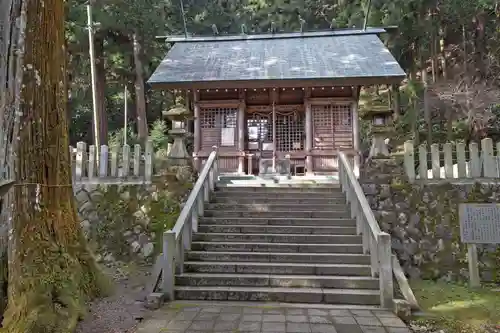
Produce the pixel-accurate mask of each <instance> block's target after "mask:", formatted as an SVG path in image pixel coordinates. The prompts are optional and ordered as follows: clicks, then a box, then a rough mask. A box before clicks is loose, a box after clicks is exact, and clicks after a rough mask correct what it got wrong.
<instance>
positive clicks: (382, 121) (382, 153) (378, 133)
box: [363, 106, 393, 159]
mask: <svg viewBox="0 0 500 333" xmlns="http://www.w3.org/2000/svg"><path fill="white" fill-rule="evenodd" d="M363 118H364V119H367V120H370V121H371V134H372V145H371V148H370V153H369V155H368V158H369V159H372V158H377V157H379V158H387V157H388V156H389V149H388V148H387V142H386V139H387V137H388V136H389V135H390V134H391V133H392V132H393V122H392V109H391V108H389V107H383V106H371V107H369V108H368V109H367V110H366V111H365V112H364V115H363Z"/></svg>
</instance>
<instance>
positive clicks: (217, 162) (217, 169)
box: [212, 146, 219, 183]
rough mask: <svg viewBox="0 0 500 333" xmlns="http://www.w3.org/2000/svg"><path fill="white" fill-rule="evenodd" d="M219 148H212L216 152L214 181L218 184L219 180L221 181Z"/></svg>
mask: <svg viewBox="0 0 500 333" xmlns="http://www.w3.org/2000/svg"><path fill="white" fill-rule="evenodd" d="M218 149H219V148H218V147H217V146H212V150H213V151H214V152H215V160H214V164H213V170H214V176H215V177H214V181H215V183H217V180H218V179H219V151H218Z"/></svg>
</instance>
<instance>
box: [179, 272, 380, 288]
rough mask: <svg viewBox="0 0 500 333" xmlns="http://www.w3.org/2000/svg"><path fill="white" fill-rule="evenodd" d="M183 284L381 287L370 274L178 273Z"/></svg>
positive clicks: (180, 282) (180, 284)
mask: <svg viewBox="0 0 500 333" xmlns="http://www.w3.org/2000/svg"><path fill="white" fill-rule="evenodd" d="M175 283H176V284H177V285H179V286H242V287H251V286H254V287H286V288H334V289H372V290H378V288H379V281H378V279H376V278H372V277H370V276H334V275H269V274H206V273H205V274H204V273H184V274H181V275H178V276H176V279H175Z"/></svg>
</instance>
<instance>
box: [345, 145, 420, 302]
mask: <svg viewBox="0 0 500 333" xmlns="http://www.w3.org/2000/svg"><path fill="white" fill-rule="evenodd" d="M338 154H339V182H340V185H341V188H342V192H344V193H345V194H346V199H347V202H348V203H349V204H350V207H351V217H352V218H353V219H356V231H357V233H358V234H361V235H362V238H363V252H364V253H369V254H370V262H371V271H372V276H373V277H376V276H378V278H379V281H380V305H381V306H382V307H383V308H392V307H393V302H394V285H393V275H394V278H395V279H396V282H397V283H398V286H399V289H400V291H401V293H402V294H403V296H404V297H405V300H406V301H407V302H408V303H409V304H410V306H411V307H412V308H418V304H417V301H416V298H415V296H414V294H413V292H412V290H411V288H410V285H409V283H408V280H407V279H406V276H405V275H404V273H403V270H402V269H401V266H400V265H399V262H398V260H397V258H396V257H395V256H393V254H392V250H391V236H390V235H389V234H388V233H386V232H383V231H382V230H381V229H380V226H379V224H378V222H377V220H376V219H375V215H374V214H373V211H372V209H371V208H370V205H369V203H368V201H367V199H366V197H365V194H364V192H363V189H362V188H361V185H360V184H359V182H358V179H357V177H356V175H355V174H354V171H353V168H352V166H351V163H350V162H349V159H348V157H347V156H346V154H345V153H343V152H339V153H338Z"/></svg>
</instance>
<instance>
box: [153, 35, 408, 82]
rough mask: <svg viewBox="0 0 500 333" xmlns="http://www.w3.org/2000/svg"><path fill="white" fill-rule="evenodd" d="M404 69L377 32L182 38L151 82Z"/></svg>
mask: <svg viewBox="0 0 500 333" xmlns="http://www.w3.org/2000/svg"><path fill="white" fill-rule="evenodd" d="M404 77H405V72H404V71H403V70H402V69H401V67H400V66H399V64H398V62H397V61H396V59H394V57H393V56H392V54H391V53H390V51H389V50H388V49H387V48H386V47H385V46H384V44H383V43H382V41H381V40H380V39H379V38H378V36H376V35H373V34H368V35H349V36H335V37H331V36H328V37H308V38H288V39H282V38H276V39H260V40H236V41H222V42H179V43H176V44H174V45H173V47H172V48H171V49H170V51H169V52H168V53H167V55H166V57H165V59H163V61H162V62H161V64H160V65H159V66H158V68H157V69H156V70H155V72H154V73H153V75H152V76H151V77H150V79H149V81H148V82H149V83H150V84H153V85H154V84H161V83H163V84H170V85H172V86H175V85H176V84H179V85H182V84H186V83H203V82H217V81H219V82H220V81H226V82H227V81H246V80H300V79H342V78H395V79H403V78H404Z"/></svg>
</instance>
